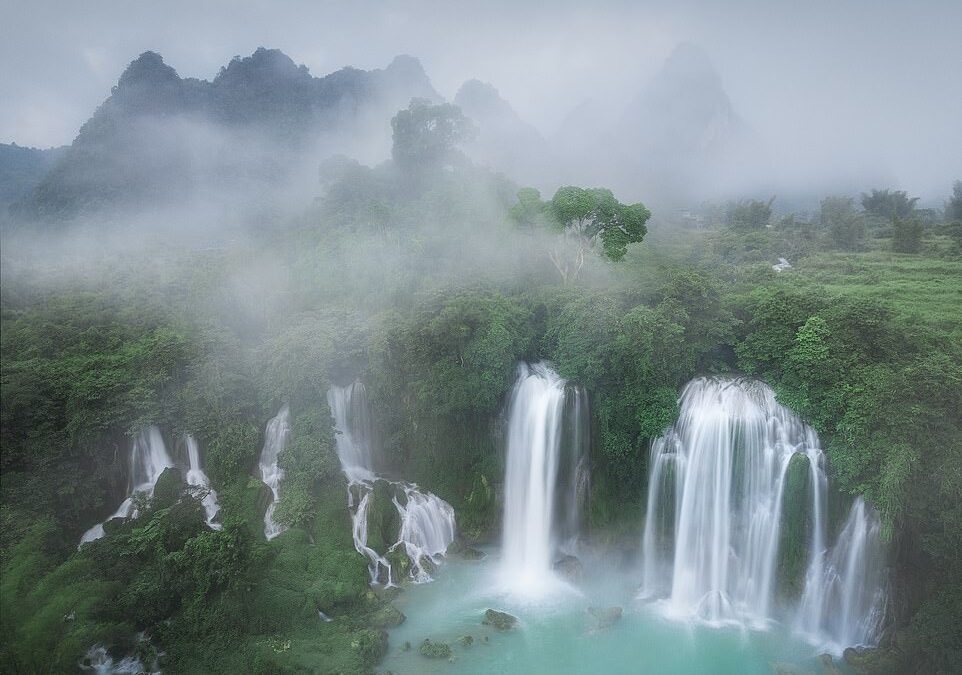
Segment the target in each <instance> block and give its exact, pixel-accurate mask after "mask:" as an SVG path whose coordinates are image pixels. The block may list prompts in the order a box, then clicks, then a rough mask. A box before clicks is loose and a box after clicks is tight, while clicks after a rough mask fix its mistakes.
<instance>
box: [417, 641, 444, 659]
mask: <svg viewBox="0 0 962 675" xmlns="http://www.w3.org/2000/svg"><path fill="white" fill-rule="evenodd" d="M418 654H420V655H421V656H426V657H428V658H429V659H449V658H451V654H452V652H451V645H449V644H448V643H447V642H435V641H433V640H431V638H424V642H422V643H421V646H420V647H418Z"/></svg>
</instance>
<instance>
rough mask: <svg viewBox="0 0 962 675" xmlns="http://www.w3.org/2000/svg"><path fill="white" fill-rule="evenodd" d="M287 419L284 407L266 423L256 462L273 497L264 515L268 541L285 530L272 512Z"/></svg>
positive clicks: (281, 473) (275, 506) (282, 476)
mask: <svg viewBox="0 0 962 675" xmlns="http://www.w3.org/2000/svg"><path fill="white" fill-rule="evenodd" d="M289 418H290V409H289V408H288V407H287V406H286V405H285V406H284V407H283V408H281V409H280V412H278V413H277V415H275V416H274V417H273V418H272V419H271V421H270V422H268V423H267V429H266V430H265V431H264V448H263V449H262V450H261V457H260V461H259V462H258V465H259V468H260V472H261V480H262V481H264V483H266V484H267V486H268V487H269V488H270V489H271V492H272V493H273V495H274V498H273V499H272V500H271V503H270V504H269V505H268V507H267V512H266V513H265V514H264V536H265V537H267V538H268V539H273V538H274V537H276V536H277V535H279V534H280V533H281V532H283V531H284V530H286V529H287V528H286V527H284V526H283V525H280V524H279V523H276V522H274V510H275V509H276V508H277V500H278V499H279V497H280V485H281V480H282V479H283V478H284V470H283V469H282V468H281V467H280V465H279V464H278V461H277V457H278V455H280V454H281V453H282V452H283V451H284V448H285V447H286V446H287V439H288V437H289V436H290V433H291V428H290V420H289Z"/></svg>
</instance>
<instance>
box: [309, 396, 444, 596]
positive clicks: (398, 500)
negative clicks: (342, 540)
mask: <svg viewBox="0 0 962 675" xmlns="http://www.w3.org/2000/svg"><path fill="white" fill-rule="evenodd" d="M327 402H328V405H329V406H330V408H331V415H332V416H333V418H334V426H335V428H336V430H337V437H336V441H335V442H336V446H337V456H338V459H339V460H340V463H341V470H342V471H343V472H344V475H345V477H346V478H347V481H348V508H349V509H351V518H352V520H353V527H352V533H353V536H354V548H355V549H357V551H358V553H361V554H362V555H364V556H366V557H367V559H368V571H369V573H370V576H371V583H383V584H385V585H387V586H392V585H395V584H396V582H397V581H398V580H399V579H398V578H397V576H396V575H395V572H394V569H393V564H392V562H391V560H390V558H395V556H393V555H392V553H399V554H401V555H403V556H405V557H406V559H407V561H408V567H409V571H408V578H409V579H410V580H411V581H413V582H415V583H424V582H427V581H431V580H432V572H433V569H434V568H435V567H436V566H437V565H439V564H440V563H441V562H442V559H443V556H444V554H445V552H446V551H447V549H448V546H450V545H451V542H453V541H454V537H455V533H456V525H455V518H454V509H453V508H452V507H451V505H450V504H448V503H447V502H446V501H444V500H443V499H441V498H440V497H438V496H437V495H435V494H432V493H430V492H425V491H422V490H421V489H420V488H418V486H417V485H414V484H412V483H405V482H402V481H388V480H385V479H383V478H381V477H379V476H378V475H377V474H376V473H375V471H374V447H373V440H372V432H371V423H370V410H369V407H368V403H367V391H366V390H365V389H364V385H363V384H362V383H361V382H360V381H355V382H352V383H351V384H348V385H346V386H343V387H339V386H332V387H331V388H330V389H329V390H328V392H327ZM378 483H381V484H383V485H384V486H385V487H386V488H387V491H388V492H390V493H391V497H390V501H391V504H392V505H393V508H394V509H395V510H396V512H397V515H398V518H399V523H400V525H399V530H398V532H397V534H396V535H393V534H392V535H391V536H396V539H393V540H392V541H393V543H392V544H391V545H390V546H389V547H388V548H387V550H385V551H382V552H378V551H376V550H375V549H374V548H373V547H372V546H369V545H368V543H369V542H368V540H369V531H368V516H369V511H370V509H371V505H372V500H373V499H375V498H376V495H375V488H376V484H378ZM395 559H396V558H395Z"/></svg>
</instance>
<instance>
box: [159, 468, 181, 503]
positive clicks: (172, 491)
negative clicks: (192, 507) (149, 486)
mask: <svg viewBox="0 0 962 675" xmlns="http://www.w3.org/2000/svg"><path fill="white" fill-rule="evenodd" d="M184 485H185V483H184V474H183V473H181V471H180V469H178V468H177V467H173V466H170V467H167V468H166V469H164V471H163V473H161V474H160V477H158V478H157V482H156V483H155V484H154V494H153V496H152V497H151V505H152V506H153V507H154V508H158V509H166V508H168V507H171V506H173V505H174V504H176V503H177V502H178V501H179V500H180V497H181V495H182V494H183V492H184Z"/></svg>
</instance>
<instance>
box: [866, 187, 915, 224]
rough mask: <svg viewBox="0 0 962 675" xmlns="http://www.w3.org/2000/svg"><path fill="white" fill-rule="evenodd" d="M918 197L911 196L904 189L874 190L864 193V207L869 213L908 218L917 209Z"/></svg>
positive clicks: (879, 215) (888, 218) (886, 217)
mask: <svg viewBox="0 0 962 675" xmlns="http://www.w3.org/2000/svg"><path fill="white" fill-rule="evenodd" d="M917 201H919V198H918V197H912V198H909V196H908V194H907V193H906V192H905V191H904V190H896V191H894V192H892V191H889V190H872V192H871V193H866V192H863V193H862V208H863V209H865V212H866V213H868V214H869V215H873V216H877V217H879V218H885V219H886V220H891V219H893V218H903V219H904V218H908V217H909V216H911V215H912V212H913V211H915V203H916V202H917Z"/></svg>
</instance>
